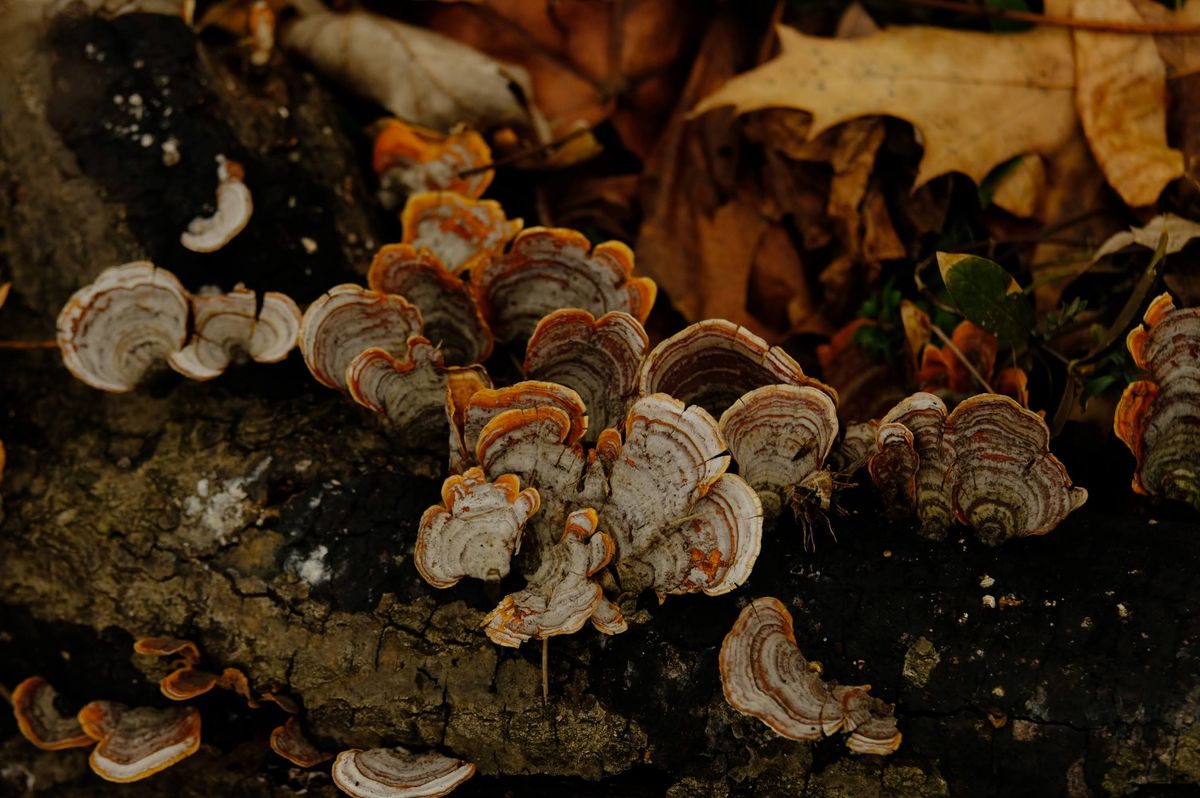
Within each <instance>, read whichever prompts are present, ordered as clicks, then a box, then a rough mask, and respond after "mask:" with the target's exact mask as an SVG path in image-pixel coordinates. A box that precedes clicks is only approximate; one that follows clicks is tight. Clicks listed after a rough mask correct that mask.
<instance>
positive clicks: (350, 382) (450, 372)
mask: <svg viewBox="0 0 1200 798" xmlns="http://www.w3.org/2000/svg"><path fill="white" fill-rule="evenodd" d="M451 386H453V387H451ZM462 386H466V388H464V387H462ZM490 386H491V380H489V379H488V375H487V371H485V370H484V368H483V366H466V367H458V366H445V365H443V364H442V353H441V350H439V349H438V348H437V347H435V346H434V345H433V344H431V343H430V342H429V341H428V340H427V339H425V338H423V337H421V336H419V335H414V336H413V337H412V338H409V339H408V356H407V358H406V359H404V360H400V359H399V358H396V357H393V356H392V355H391V354H390V353H389V352H387V351H386V350H384V349H380V348H378V347H373V348H371V349H368V350H367V351H365V352H363V353H362V354H360V355H359V356H358V357H356V358H354V359H353V360H352V361H350V365H349V366H348V367H347V368H346V387H347V389H348V390H349V391H350V396H351V397H352V398H353V399H354V401H356V402H358V403H359V404H360V405H362V406H363V407H366V408H368V409H370V410H371V411H373V412H375V413H378V414H379V415H381V416H383V417H384V418H385V419H386V420H387V421H388V423H390V424H391V425H393V426H394V427H395V428H396V429H398V430H402V431H403V432H404V434H405V442H406V444H408V445H409V446H414V447H429V446H438V445H441V444H443V443H444V441H445V440H446V396H447V392H448V391H449V392H451V393H461V392H464V391H466V390H470V391H479V390H483V389H486V388H488V387H490Z"/></svg>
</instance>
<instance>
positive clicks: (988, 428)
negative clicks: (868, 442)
mask: <svg viewBox="0 0 1200 798" xmlns="http://www.w3.org/2000/svg"><path fill="white" fill-rule="evenodd" d="M1049 446H1050V431H1049V430H1048V429H1047V427H1046V423H1045V421H1043V420H1042V418H1041V416H1039V415H1037V414H1036V413H1033V412H1030V411H1029V410H1026V409H1025V408H1023V407H1021V406H1020V405H1018V404H1017V403H1016V402H1015V401H1013V400H1012V399H1010V398H1009V397H1007V396H999V395H996V394H981V395H978V396H973V397H971V398H969V399H967V400H965V401H963V402H962V403H961V404H959V405H958V407H956V408H955V409H954V412H953V413H950V414H949V416H947V414H946V406H945V404H943V402H942V400H941V399H939V398H938V397H936V396H934V395H933V394H928V393H917V394H913V395H912V396H910V397H908V398H907V399H905V400H904V401H903V402H901V403H900V404H898V405H897V406H896V407H895V408H893V409H892V411H891V412H889V413H888V414H887V415H886V416H884V418H883V419H882V421H881V423H880V425H879V429H878V431H877V435H876V451H875V452H874V453H873V454H872V455H871V457H870V459H869V461H868V469H869V471H870V474H871V479H872V480H873V481H874V482H875V485H876V486H877V487H878V488H879V489H880V491H881V492H882V493H883V497H884V502H885V504H887V505H888V506H889V507H891V508H893V509H894V510H899V511H901V512H902V513H910V512H913V511H915V512H916V515H917V518H918V520H919V521H920V522H921V528H922V533H923V534H925V535H926V536H928V537H931V538H935V539H940V538H941V537H943V536H944V535H945V533H946V529H947V527H948V526H949V524H950V523H951V522H952V521H957V522H959V523H963V524H967V525H968V526H970V527H972V528H973V529H974V530H975V533H976V536H977V537H979V539H980V540H981V541H983V542H984V543H986V544H988V545H996V544H998V543H1002V542H1004V541H1005V540H1008V539H1010V538H1014V537H1026V536H1029V535H1044V534H1046V533H1047V532H1049V531H1050V530H1052V529H1053V528H1054V527H1056V526H1058V524H1059V523H1060V522H1061V521H1062V520H1063V519H1064V518H1066V517H1067V515H1068V514H1069V513H1070V512H1071V511H1072V510H1075V509H1076V508H1078V507H1079V506H1080V505H1082V504H1083V503H1084V501H1086V500H1087V491H1086V490H1084V489H1083V488H1078V487H1074V486H1073V485H1072V484H1071V480H1070V477H1069V476H1068V475H1067V471H1066V469H1065V468H1064V467H1063V465H1062V463H1060V462H1059V461H1058V459H1057V458H1056V457H1055V456H1054V455H1052V454H1051V453H1050V449H1049Z"/></svg>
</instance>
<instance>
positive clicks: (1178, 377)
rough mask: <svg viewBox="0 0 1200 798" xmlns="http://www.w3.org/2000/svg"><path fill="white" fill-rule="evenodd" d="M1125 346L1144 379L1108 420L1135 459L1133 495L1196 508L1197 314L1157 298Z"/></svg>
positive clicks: (1199, 463)
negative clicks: (1177, 501) (1164, 498)
mask: <svg viewBox="0 0 1200 798" xmlns="http://www.w3.org/2000/svg"><path fill="white" fill-rule="evenodd" d="M1126 344H1127V345H1128V347H1129V352H1130V354H1131V355H1133V361H1134V363H1136V364H1137V366H1138V368H1140V369H1142V370H1143V371H1145V372H1147V373H1148V375H1149V379H1145V380H1138V381H1136V382H1132V383H1130V384H1129V385H1128V386H1126V388H1125V392H1124V393H1123V394H1122V395H1121V401H1120V403H1119V404H1118V405H1117V412H1116V417H1115V418H1114V419H1113V429H1114V430H1115V431H1116V433H1117V437H1119V438H1120V439H1121V440H1122V441H1124V442H1125V445H1126V446H1128V447H1129V450H1130V451H1131V452H1133V456H1134V457H1135V458H1136V459H1137V467H1136V469H1135V471H1134V477H1133V489H1134V491H1135V492H1137V493H1140V494H1144V495H1145V494H1149V495H1152V496H1166V497H1167V498H1170V499H1177V500H1180V501H1186V502H1190V503H1191V504H1192V505H1194V506H1197V507H1200V444H1198V441H1200V411H1198V410H1197V398H1196V396H1197V391H1198V387H1197V386H1198V385H1200V356H1198V355H1197V352H1200V309H1198V308H1186V309H1180V308H1176V307H1175V303H1174V302H1173V301H1172V299H1171V295H1170V294H1162V295H1161V296H1159V297H1158V298H1156V299H1155V300H1154V301H1153V302H1151V303H1150V307H1149V308H1148V309H1147V310H1146V315H1145V316H1144V318H1143V324H1140V325H1138V326H1137V327H1135V328H1134V329H1133V330H1132V331H1131V332H1130V333H1129V336H1128V338H1127V339H1126Z"/></svg>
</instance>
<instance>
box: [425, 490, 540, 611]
mask: <svg viewBox="0 0 1200 798" xmlns="http://www.w3.org/2000/svg"><path fill="white" fill-rule="evenodd" d="M540 504H541V502H540V499H539V494H538V491H537V490H535V489H534V488H526V489H525V490H521V482H520V480H519V479H518V478H517V477H515V476H513V475H512V474H501V475H500V476H497V477H496V479H495V481H494V482H488V479H487V477H486V476H484V473H483V470H482V469H479V468H472V469H470V470H469V471H467V473H465V474H463V475H462V476H458V475H454V476H451V477H449V478H448V479H447V480H446V481H445V482H444V483H442V504H440V505H434V506H433V507H430V508H429V509H428V510H426V511H425V514H424V515H422V516H421V523H420V527H419V529H418V532H417V545H416V550H415V552H414V554H413V562H414V563H415V564H416V566H417V570H418V571H420V573H421V576H422V578H424V579H425V581H426V582H428V583H429V584H431V585H433V586H434V587H439V588H446V587H452V586H453V585H455V584H457V583H458V582H459V580H461V579H463V578H464V577H472V578H474V579H483V580H487V581H491V582H498V581H500V580H501V579H503V578H504V577H505V576H508V571H509V563H510V561H511V560H512V557H513V555H514V554H516V553H517V551H519V550H520V548H521V533H522V531H523V530H524V528H525V523H526V522H527V521H528V520H529V518H530V516H532V515H533V514H534V513H536V512H537V511H538V507H539V506H540Z"/></svg>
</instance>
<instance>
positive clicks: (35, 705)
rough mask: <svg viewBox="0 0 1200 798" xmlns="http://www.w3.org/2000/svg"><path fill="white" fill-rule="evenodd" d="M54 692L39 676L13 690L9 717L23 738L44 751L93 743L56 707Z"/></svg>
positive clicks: (75, 722) (32, 677)
mask: <svg viewBox="0 0 1200 798" xmlns="http://www.w3.org/2000/svg"><path fill="white" fill-rule="evenodd" d="M57 700H58V692H57V691H56V690H55V689H54V688H53V687H52V686H51V685H50V683H49V682H48V681H46V680H45V679H43V678H42V677H41V676H30V677H29V678H28V679H26V680H24V681H23V682H21V683H20V684H18V685H17V686H16V688H14V689H13V692H12V706H13V716H14V717H15V718H16V721H17V728H18V729H20V730H21V734H23V735H24V736H25V739H26V740H28V741H29V742H31V743H33V744H34V745H36V746H37V747H38V748H41V749H42V750H44V751H58V750H60V749H63V748H80V747H82V746H86V745H91V744H92V743H93V742H95V741H94V740H93V739H92V738H91V737H89V736H88V735H87V734H85V733H84V731H83V727H82V726H80V725H79V721H78V720H77V719H76V717H75V716H74V715H65V714H63V713H62V712H61V711H59V708H58V706H57Z"/></svg>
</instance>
